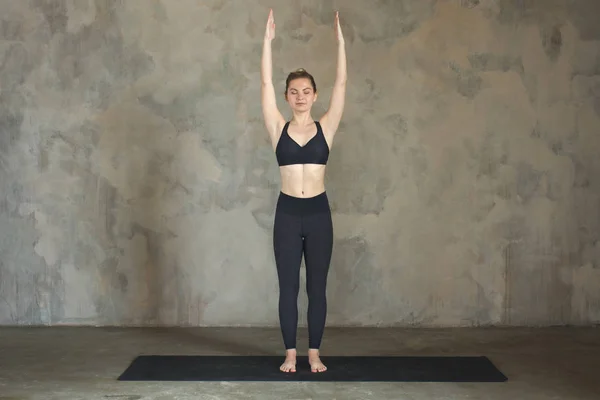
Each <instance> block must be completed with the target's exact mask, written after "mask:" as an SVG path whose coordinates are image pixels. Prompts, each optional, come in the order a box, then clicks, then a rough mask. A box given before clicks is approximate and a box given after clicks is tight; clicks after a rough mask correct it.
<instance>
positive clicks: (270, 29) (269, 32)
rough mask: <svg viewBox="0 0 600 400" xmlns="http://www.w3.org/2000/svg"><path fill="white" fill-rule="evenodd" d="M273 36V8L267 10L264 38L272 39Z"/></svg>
mask: <svg viewBox="0 0 600 400" xmlns="http://www.w3.org/2000/svg"><path fill="white" fill-rule="evenodd" d="M274 38H275V18H273V9H271V10H270V11H269V19H268V20H267V29H266V30H265V40H269V41H271V40H273V39H274Z"/></svg>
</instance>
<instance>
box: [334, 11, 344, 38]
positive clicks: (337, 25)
mask: <svg viewBox="0 0 600 400" xmlns="http://www.w3.org/2000/svg"><path fill="white" fill-rule="evenodd" d="M335 37H336V38H337V40H338V42H339V43H340V44H343V43H344V35H343V34H342V27H341V26H340V13H339V11H336V12H335Z"/></svg>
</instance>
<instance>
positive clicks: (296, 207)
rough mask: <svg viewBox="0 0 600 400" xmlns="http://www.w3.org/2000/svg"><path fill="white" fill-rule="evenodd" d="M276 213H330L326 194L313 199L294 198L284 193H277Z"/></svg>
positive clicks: (323, 193)
mask: <svg viewBox="0 0 600 400" xmlns="http://www.w3.org/2000/svg"><path fill="white" fill-rule="evenodd" d="M277 211H282V212H285V213H286V214H294V215H308V214H318V213H323V212H325V213H327V212H330V208H329V199H328V197H327V192H322V193H319V194H318V195H316V196H313V197H295V196H290V195H289V194H286V193H284V192H279V199H278V200H277Z"/></svg>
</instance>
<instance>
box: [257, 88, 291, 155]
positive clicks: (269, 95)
mask: <svg viewBox="0 0 600 400" xmlns="http://www.w3.org/2000/svg"><path fill="white" fill-rule="evenodd" d="M261 90H262V93H261V97H262V110H263V118H264V121H265V127H266V128H267V131H268V132H269V137H270V138H271V144H273V146H275V143H277V141H278V140H279V135H281V129H282V127H283V125H284V124H285V120H284V118H283V116H282V115H281V113H280V112H279V109H278V108H277V99H276V98H275V88H274V87H273V83H271V82H269V83H263V84H262V89H261Z"/></svg>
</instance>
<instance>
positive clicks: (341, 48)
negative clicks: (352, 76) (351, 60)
mask: <svg viewBox="0 0 600 400" xmlns="http://www.w3.org/2000/svg"><path fill="white" fill-rule="evenodd" d="M347 78H348V72H347V68H346V46H345V43H344V41H343V40H342V41H340V42H339V43H338V52H337V73H336V77H335V84H336V85H345V84H346V80H347Z"/></svg>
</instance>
